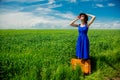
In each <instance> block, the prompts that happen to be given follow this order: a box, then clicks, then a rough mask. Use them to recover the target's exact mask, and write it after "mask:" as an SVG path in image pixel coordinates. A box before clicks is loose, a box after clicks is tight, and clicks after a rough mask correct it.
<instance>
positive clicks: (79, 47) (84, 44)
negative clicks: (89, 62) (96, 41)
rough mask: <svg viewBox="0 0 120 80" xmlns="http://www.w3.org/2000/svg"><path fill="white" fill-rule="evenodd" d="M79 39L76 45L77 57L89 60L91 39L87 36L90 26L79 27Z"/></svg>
mask: <svg viewBox="0 0 120 80" xmlns="http://www.w3.org/2000/svg"><path fill="white" fill-rule="evenodd" d="M78 32H79V35H78V39H77V43H76V57H77V58H80V59H89V39H88V36H87V32H88V26H87V25H84V26H83V27H81V25H80V24H79V26H78Z"/></svg>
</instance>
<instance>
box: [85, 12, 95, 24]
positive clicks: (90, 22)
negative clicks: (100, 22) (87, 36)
mask: <svg viewBox="0 0 120 80" xmlns="http://www.w3.org/2000/svg"><path fill="white" fill-rule="evenodd" d="M86 15H87V16H90V17H91V19H90V21H89V22H88V26H90V25H91V24H92V23H93V22H94V20H95V18H96V16H94V15H91V14H86Z"/></svg>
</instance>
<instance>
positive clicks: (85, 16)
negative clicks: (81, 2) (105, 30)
mask: <svg viewBox="0 0 120 80" xmlns="http://www.w3.org/2000/svg"><path fill="white" fill-rule="evenodd" d="M81 15H84V21H85V24H87V21H88V16H87V15H86V14H85V13H80V14H79V16H80V17H81Z"/></svg>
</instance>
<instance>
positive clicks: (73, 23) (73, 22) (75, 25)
mask: <svg viewBox="0 0 120 80" xmlns="http://www.w3.org/2000/svg"><path fill="white" fill-rule="evenodd" d="M77 20H79V18H78V17H77V18H75V19H74V20H73V21H71V22H70V26H73V27H78V24H75V22H76V21H77Z"/></svg>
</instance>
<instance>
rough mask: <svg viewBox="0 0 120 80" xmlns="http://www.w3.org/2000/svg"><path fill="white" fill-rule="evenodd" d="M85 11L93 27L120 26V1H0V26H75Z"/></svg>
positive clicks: (19, 27)
mask: <svg viewBox="0 0 120 80" xmlns="http://www.w3.org/2000/svg"><path fill="white" fill-rule="evenodd" d="M82 12H83V13H88V14H92V15H95V16H96V19H95V21H94V23H93V24H92V25H91V26H90V28H91V29H92V28H93V29H96V28H97V29H120V0H0V29H69V28H70V29H73V28H74V27H71V26H70V25H69V24H70V22H71V21H72V20H73V19H75V18H76V17H77V16H78V15H79V14H80V13H82ZM89 20H90V17H89ZM76 23H80V21H77V22H76Z"/></svg>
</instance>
